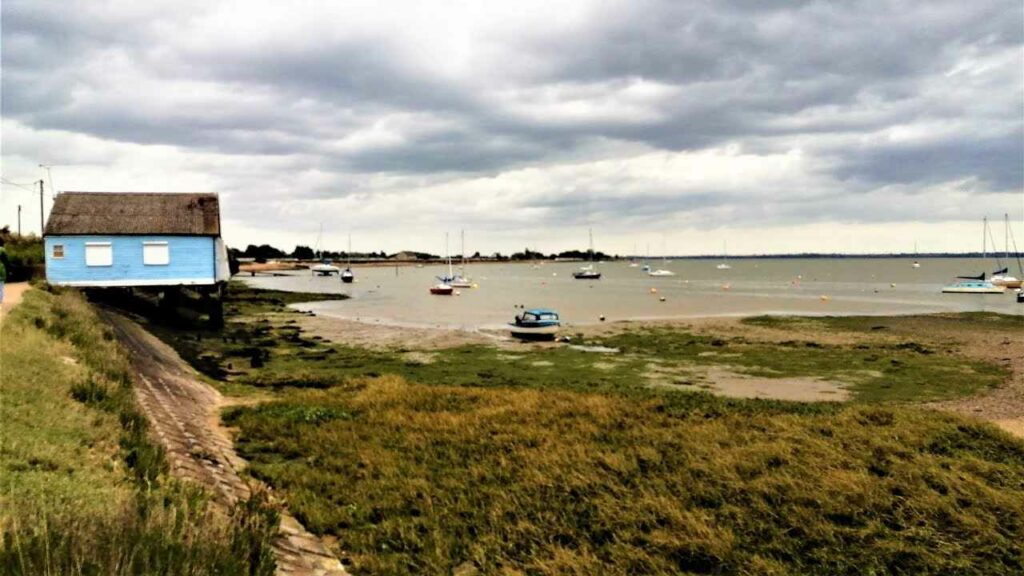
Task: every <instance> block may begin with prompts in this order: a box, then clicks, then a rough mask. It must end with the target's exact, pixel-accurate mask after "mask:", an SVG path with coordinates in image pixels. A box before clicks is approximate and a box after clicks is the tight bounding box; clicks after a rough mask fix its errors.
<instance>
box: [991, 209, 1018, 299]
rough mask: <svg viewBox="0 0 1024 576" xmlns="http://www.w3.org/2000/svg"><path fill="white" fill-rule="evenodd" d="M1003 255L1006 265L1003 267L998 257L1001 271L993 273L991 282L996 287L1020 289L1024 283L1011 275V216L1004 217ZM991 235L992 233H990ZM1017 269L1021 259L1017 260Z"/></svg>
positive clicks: (993, 247) (993, 249) (997, 262)
mask: <svg viewBox="0 0 1024 576" xmlns="http://www.w3.org/2000/svg"><path fill="white" fill-rule="evenodd" d="M1003 226H1004V228H1003V244H1004V246H1003V255H1004V256H1005V257H1006V265H1005V266H1003V265H1002V263H1001V262H999V260H998V258H999V257H998V256H996V264H997V266H999V270H996V271H995V272H993V273H992V278H991V281H992V283H993V284H995V285H996V286H1005V287H1007V288H1020V287H1021V284H1022V283H1024V282H1022V281H1021V279H1020V278H1017V277H1016V276H1012V275H1010V215H1009V214H1004V215H1003ZM989 233H990V234H991V231H990V232H989ZM1016 244H1017V242H1016V240H1014V251H1016ZM992 251H993V252H995V241H994V240H993V242H992ZM1017 267H1018V268H1020V258H1018V259H1017ZM1021 275H1024V270H1022V271H1021Z"/></svg>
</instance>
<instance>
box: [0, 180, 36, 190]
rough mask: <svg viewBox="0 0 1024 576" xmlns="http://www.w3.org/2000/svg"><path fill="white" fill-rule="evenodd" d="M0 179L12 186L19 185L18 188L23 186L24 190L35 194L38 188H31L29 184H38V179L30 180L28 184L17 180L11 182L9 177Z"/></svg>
mask: <svg viewBox="0 0 1024 576" xmlns="http://www.w3.org/2000/svg"><path fill="white" fill-rule="evenodd" d="M0 181H2V182H3V183H4V184H10V185H11V186H17V187H18V188H21V189H22V190H25V191H26V192H31V193H33V194H35V193H36V190H35V188H29V186H32V185H35V184H37V183H38V182H39V181H38V180H36V181H35V182H30V183H28V184H18V183H17V182H11V181H10V180H8V179H7V178H0Z"/></svg>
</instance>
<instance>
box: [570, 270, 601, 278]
mask: <svg viewBox="0 0 1024 576" xmlns="http://www.w3.org/2000/svg"><path fill="white" fill-rule="evenodd" d="M572 277H573V278H575V279H577V280H600V279H601V273H600V272H574V273H573V275H572Z"/></svg>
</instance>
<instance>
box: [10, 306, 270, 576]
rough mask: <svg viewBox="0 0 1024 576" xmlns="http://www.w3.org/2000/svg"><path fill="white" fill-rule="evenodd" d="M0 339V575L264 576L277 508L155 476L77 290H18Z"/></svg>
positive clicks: (107, 352)
mask: <svg viewBox="0 0 1024 576" xmlns="http://www.w3.org/2000/svg"><path fill="white" fill-rule="evenodd" d="M0 342H2V346H0V366H2V367H3V370H2V372H0V393H2V396H3V402H2V403H0V421H2V422H3V438H2V445H0V453H2V455H3V459H2V462H0V484H2V486H3V493H2V495H0V499H2V500H0V503H2V506H0V533H2V547H0V572H2V573H4V574H24V575H38V574H53V575H87V574H103V575H108V574H110V575H121V574H124V575H128V574H249V575H255V574H271V573H273V567H274V562H273V558H272V557H271V548H270V545H271V541H272V539H273V537H274V535H275V534H276V529H277V512H276V511H275V510H274V508H273V507H272V506H270V505H269V504H268V502H267V499H266V498H265V496H264V495H262V494H257V495H256V496H254V498H253V499H252V500H251V501H249V502H245V503H242V504H240V505H238V506H236V507H233V508H232V509H230V510H222V509H220V508H219V507H217V506H214V505H213V503H212V502H210V501H209V499H208V496H207V495H206V494H205V493H204V492H202V491H201V490H199V489H197V488H195V487H189V486H184V485H180V484H178V483H177V482H175V481H173V480H170V479H169V478H167V477H166V476H165V475H164V474H165V472H166V462H165V460H164V455H163V452H162V450H161V449H160V448H159V446H158V445H156V444H154V443H153V442H152V441H151V440H150V438H149V430H148V425H147V422H146V419H145V417H144V416H143V415H142V414H141V413H140V412H139V411H138V409H137V408H136V406H135V402H134V397H133V394H132V390H131V378H130V373H129V364H128V361H127V359H126V357H125V356H124V354H123V353H122V351H121V350H120V348H119V347H118V345H117V343H116V341H115V339H114V336H113V334H112V333H111V332H110V330H109V328H107V327H106V326H105V325H104V324H103V323H102V322H100V321H99V319H98V318H97V317H96V315H95V313H94V312H93V310H92V309H91V307H90V306H89V305H88V303H86V302H85V300H84V299H83V298H81V297H80V296H79V295H78V294H77V293H76V292H71V291H56V292H55V293H49V292H46V291H43V290H32V291H30V292H28V293H27V294H26V295H25V297H24V300H23V302H22V303H21V304H20V305H19V306H18V307H17V308H15V309H14V310H13V311H12V313H11V314H10V315H9V316H8V317H7V318H5V321H4V324H3V326H2V330H0Z"/></svg>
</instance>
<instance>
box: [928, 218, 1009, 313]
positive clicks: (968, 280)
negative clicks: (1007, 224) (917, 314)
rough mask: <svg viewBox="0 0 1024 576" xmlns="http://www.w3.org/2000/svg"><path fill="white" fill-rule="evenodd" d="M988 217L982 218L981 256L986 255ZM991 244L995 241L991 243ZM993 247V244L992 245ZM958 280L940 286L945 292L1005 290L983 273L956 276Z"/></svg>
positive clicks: (998, 291) (983, 292)
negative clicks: (986, 277)
mask: <svg viewBox="0 0 1024 576" xmlns="http://www.w3.org/2000/svg"><path fill="white" fill-rule="evenodd" d="M988 237H989V230H988V217H985V218H984V219H982V230H981V258H982V260H984V259H986V258H987V256H988ZM992 244H993V245H994V244H995V242H993V243H992ZM993 247H994V246H993ZM957 279H958V281H957V282H954V283H952V284H950V285H948V286H944V287H943V288H942V292H943V293H946V294H1002V293H1003V292H1006V286H1000V285H996V284H993V283H992V281H990V280H986V279H985V273H984V272H982V273H981V274H980V275H978V276H957Z"/></svg>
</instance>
